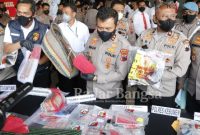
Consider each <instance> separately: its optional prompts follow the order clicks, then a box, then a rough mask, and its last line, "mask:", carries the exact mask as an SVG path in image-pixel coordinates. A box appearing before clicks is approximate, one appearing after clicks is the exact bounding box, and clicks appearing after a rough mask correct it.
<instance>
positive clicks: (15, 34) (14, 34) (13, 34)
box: [10, 33, 20, 37]
mask: <svg viewBox="0 0 200 135" xmlns="http://www.w3.org/2000/svg"><path fill="white" fill-rule="evenodd" d="M10 35H11V36H17V37H19V36H20V35H19V34H17V33H10Z"/></svg>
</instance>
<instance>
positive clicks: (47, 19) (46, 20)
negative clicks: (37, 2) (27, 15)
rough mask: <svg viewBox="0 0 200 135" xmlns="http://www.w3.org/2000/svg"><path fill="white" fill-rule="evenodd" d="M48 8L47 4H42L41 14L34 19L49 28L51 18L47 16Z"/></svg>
mask: <svg viewBox="0 0 200 135" xmlns="http://www.w3.org/2000/svg"><path fill="white" fill-rule="evenodd" d="M49 8H50V5H49V4H48V3H43V4H42V13H41V14H40V15H38V16H36V19H37V20H38V21H40V22H41V23H44V24H47V25H48V26H49V27H50V24H51V22H52V18H51V17H50V16H49Z"/></svg>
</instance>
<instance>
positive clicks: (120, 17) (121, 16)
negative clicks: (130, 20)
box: [118, 12, 124, 20]
mask: <svg viewBox="0 0 200 135" xmlns="http://www.w3.org/2000/svg"><path fill="white" fill-rule="evenodd" d="M123 16H124V14H123V13H122V12H118V20H121V19H122V18H123Z"/></svg>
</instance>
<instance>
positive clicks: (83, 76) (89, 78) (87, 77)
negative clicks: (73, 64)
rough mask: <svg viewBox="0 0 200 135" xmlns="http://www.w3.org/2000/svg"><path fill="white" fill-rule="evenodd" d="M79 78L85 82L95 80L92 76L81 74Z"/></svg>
mask: <svg viewBox="0 0 200 135" xmlns="http://www.w3.org/2000/svg"><path fill="white" fill-rule="evenodd" d="M81 78H82V79H84V80H86V81H93V80H94V78H95V75H94V74H82V73H81Z"/></svg>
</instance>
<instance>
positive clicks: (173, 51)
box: [136, 29, 191, 97]
mask: <svg viewBox="0 0 200 135" xmlns="http://www.w3.org/2000/svg"><path fill="white" fill-rule="evenodd" d="M136 46H138V47H141V48H144V47H145V48H148V49H155V50H158V51H161V52H164V53H166V54H169V55H168V56H167V57H166V60H165V70H164V73H163V75H162V78H161V83H160V87H159V88H158V89H157V88H154V87H152V86H147V87H146V88H142V89H143V90H146V89H147V94H148V95H152V96H161V97H171V96H174V94H175V89H176V78H177V77H182V76H183V75H185V73H186V71H187V69H188V66H189V64H190V53H191V52H190V45H189V40H188V39H187V38H186V37H185V35H184V34H182V33H181V32H179V31H177V30H172V31H170V32H168V33H162V34H161V33H158V32H157V30H156V29H148V30H146V31H144V32H143V33H142V34H141V36H140V37H139V38H138V40H137V42H136Z"/></svg>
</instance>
